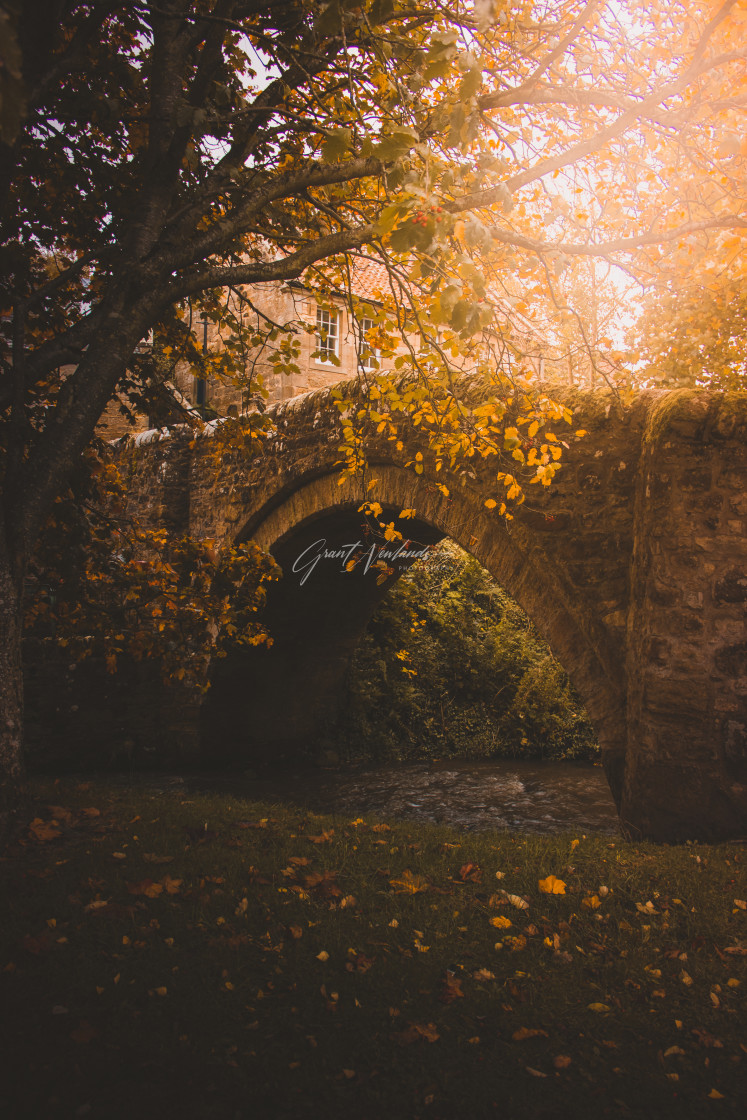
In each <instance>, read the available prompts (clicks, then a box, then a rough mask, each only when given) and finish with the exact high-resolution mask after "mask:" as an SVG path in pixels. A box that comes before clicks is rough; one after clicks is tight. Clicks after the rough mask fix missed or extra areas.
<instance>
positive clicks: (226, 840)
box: [0, 779, 747, 1120]
mask: <svg viewBox="0 0 747 1120" xmlns="http://www.w3.org/2000/svg"><path fill="white" fill-rule="evenodd" d="M34 796H35V799H36V800H35V804H34V806H33V814H32V816H30V818H29V827H28V828H27V829H24V831H23V833H22V834H21V836H20V838H19V841H18V842H17V843H16V844H15V846H14V847H13V848H12V849H11V850H10V851H9V852H8V853H6V855H5V858H4V859H3V860H2V861H1V862H0V880H2V891H3V897H4V899H5V900H6V906H5V910H6V918H5V920H4V921H3V923H2V932H1V934H0V938H1V940H0V1006H2V1008H3V1022H2V1036H1V1038H0V1053H2V1056H3V1064H4V1065H5V1066H6V1071H5V1073H4V1075H3V1077H2V1081H1V1083H0V1110H2V1113H3V1115H5V1116H8V1117H10V1118H12V1120H16V1118H18V1120H21V1118H25V1117H29V1118H31V1117H33V1118H34V1120H38V1118H40V1117H44V1118H47V1117H49V1118H50V1120H52V1118H55V1120H56V1118H58V1117H59V1118H62V1117H65V1118H67V1117H77V1116H81V1117H91V1118H92V1120H96V1118H98V1117H101V1118H103V1117H106V1118H107V1120H131V1117H133V1116H137V1117H138V1118H139V1120H148V1118H150V1117H153V1118H155V1117H159V1118H160V1117H166V1116H168V1117H171V1116H174V1117H177V1116H178V1117H180V1120H181V1118H184V1120H192V1118H194V1120H203V1118H213V1117H215V1118H221V1120H222V1118H227V1120H228V1118H230V1120H238V1118H242V1117H246V1118H247V1120H249V1117H252V1118H255V1117H256V1118H260V1117H261V1118H267V1120H285V1118H288V1120H290V1118H293V1120H296V1118H300V1117H318V1116H325V1117H340V1118H342V1117H346V1118H347V1117H350V1116H355V1117H356V1118H359V1120H379V1118H380V1117H383V1116H387V1117H389V1116H391V1117H395V1118H401V1120H410V1118H415V1117H424V1118H426V1117H427V1118H439V1120H457V1118H461V1117H465V1116H469V1117H477V1118H479V1117H483V1116H484V1117H492V1116H496V1117H497V1116H501V1117H504V1118H506V1117H508V1118H516V1120H535V1118H536V1120H540V1118H545V1120H550V1118H551V1117H552V1118H554V1120H560V1118H563V1117H568V1118H570V1117H574V1118H579V1120H584V1118H589V1120H591V1117H594V1118H595V1120H596V1118H597V1117H600V1116H609V1117H618V1116H619V1117H630V1116H636V1117H646V1118H647V1120H648V1118H654V1117H673V1118H674V1117H686V1118H688V1117H691V1118H692V1120H701V1118H702V1117H704V1116H710V1115H714V1116H724V1115H729V1116H730V1115H735V1116H736V1115H741V1112H742V1107H743V1104H744V1098H745V1090H746V1088H747V1049H746V1048H745V1044H744V991H745V988H746V987H747V955H746V954H747V912H746V910H745V905H746V904H745V902H744V899H745V895H746V894H747V888H746V883H745V871H744V868H745V860H746V859H747V852H746V851H745V849H744V847H741V846H739V845H718V846H717V845H713V846H709V845H681V846H672V847H666V846H654V845H648V844H631V843H626V842H624V841H622V840H620V839H618V838H610V837H609V836H602V835H592V834H587V835H584V834H583V833H580V832H578V833H567V834H564V835H559V836H549V835H545V836H540V835H527V834H521V835H520V834H516V833H514V834H512V833H498V832H483V833H469V834H467V833H463V832H457V831H455V830H453V829H448V828H445V827H439V826H426V825H420V824H415V823H413V822H409V821H408V822H399V823H393V824H386V823H384V822H377V821H376V820H375V819H374V818H366V819H363V818H361V817H351V816H342V817H340V816H337V817H331V816H318V815H316V814H314V813H312V812H311V811H309V810H308V809H304V808H300V807H295V806H287V805H285V806H282V805H278V804H268V803H256V802H247V801H242V800H239V799H237V798H233V797H230V796H228V795H223V794H202V793H195V792H192V791H187V790H185V789H183V788H179V789H175V790H157V789H143V788H139V789H127V788H123V787H122V786H117V785H114V784H113V783H107V782H105V781H100V782H99V781H96V782H83V783H81V782H79V781H77V780H74V779H65V780H61V781H59V782H57V783H53V782H51V781H43V782H42V781H36V782H35V783H34Z"/></svg>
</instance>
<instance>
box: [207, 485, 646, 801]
mask: <svg viewBox="0 0 747 1120" xmlns="http://www.w3.org/2000/svg"><path fill="white" fill-rule="evenodd" d="M373 474H374V475H375V476H376V478H377V479H378V482H377V485H376V488H375V497H376V500H377V501H378V502H379V503H380V504H381V505H382V506H383V507H384V510H385V514H386V516H387V519H389V517H390V516H394V517H396V515H397V514H398V513H399V511H400V510H402V509H406V508H410V509H412V508H414V509H416V510H417V517H416V518H415V519H413V520H407V521H402V522H399V523H398V527H399V529H400V530H401V531H402V532H403V534H405V535H406V537H408V538H412V540H413V541H414V542H419V543H423V544H432V543H435V542H436V541H437V540H439V539H442V538H443V537H450V538H451V539H452V540H454V541H455V542H456V543H457V544H458V545H460V547H462V548H463V549H464V550H465V551H466V552H468V553H470V554H471V555H472V556H474V557H475V559H477V560H478V562H479V563H480V564H482V566H483V567H485V568H486V569H487V570H488V571H489V572H490V574H491V575H492V576H493V577H494V578H495V579H496V580H497V582H499V583H500V584H501V586H503V587H504V588H505V589H506V590H507V591H508V592H509V593H510V594H511V595H512V596H513V597H514V598H515V599H516V600H517V602H518V603H519V604H520V605H521V606H522V607H523V609H524V610H525V611H526V613H527V614H528V615H529V617H530V618H531V619H532V621H533V622H534V623H535V625H536V626H537V629H538V630H539V632H540V633H541V634H542V635H543V637H544V638H545V640H546V641H547V642H548V645H549V646H550V648H551V649H552V650H553V653H554V654H555V656H556V657H557V658H558V660H559V661H560V662H561V664H562V665H563V667H564V668H565V669H566V671H567V672H568V674H569V676H570V678H571V680H572V681H573V684H574V686H575V687H576V689H577V691H578V693H579V695H580V696H581V698H582V700H583V702H584V704H585V705H586V708H587V711H588V713H589V716H590V718H591V720H592V722H593V724H594V727H595V729H596V731H597V734H598V737H599V742H600V746H601V748H602V758H603V761H604V766H605V770H606V773H607V776H608V779H609V782H610V786H611V789H612V792H613V796H614V797H615V800H616V802H617V805H618V808H619V807H620V802H621V796H622V789H623V771H624V759H625V737H626V724H625V693H624V687H623V684H624V681H623V673H622V666H621V662H620V656H619V652H618V651H617V650H616V649H615V647H614V643H613V642H612V641H611V640H610V637H609V635H608V634H607V633H606V632H605V630H604V627H603V626H601V625H600V623H599V621H598V620H597V618H595V616H594V613H593V610H592V609H591V606H590V604H587V605H583V604H579V603H578V601H577V596H575V595H574V590H573V588H572V587H570V586H569V585H568V581H567V579H566V578H565V576H564V572H563V571H562V569H561V568H560V567H559V566H558V565H557V564H555V563H554V562H553V560H552V558H551V557H549V556H548V555H547V553H546V552H545V551H544V549H543V548H542V546H541V545H540V544H539V542H538V541H537V540H535V539H533V534H532V533H531V531H529V530H528V529H527V528H526V527H525V526H523V525H521V524H519V523H517V522H514V523H505V522H503V521H502V520H497V519H496V518H495V517H492V516H490V515H489V513H488V511H487V510H486V509H485V506H484V503H483V502H482V501H481V500H480V499H479V498H478V496H477V495H472V496H469V495H460V496H459V499H458V500H453V501H445V500H444V498H443V496H442V495H441V494H440V493H439V492H438V491H437V490H436V489H435V487H434V486H433V485H432V483H431V482H430V481H428V480H427V479H425V478H424V477H423V476H417V475H415V474H413V472H412V471H411V470H406V469H404V468H402V467H399V466H394V465H391V464H385V463H379V464H376V465H375V467H374V469H373ZM360 503H361V499H360V496H359V493H358V487H357V485H355V484H348V485H346V486H341V485H340V484H339V475H338V474H332V473H328V474H325V475H322V476H318V477H313V478H311V479H308V480H299V482H298V484H297V486H296V488H295V489H294V490H293V491H292V492H291V493H290V494H287V495H282V494H281V495H280V496H278V495H273V496H272V497H270V498H269V499H268V501H267V502H266V503H265V505H264V507H263V508H261V509H259V510H257V511H256V512H255V513H254V514H253V515H252V516H251V517H250V518H249V520H248V521H247V523H246V524H245V525H244V526H243V527H242V529H241V530H240V532H239V533H238V537H240V538H246V537H251V538H253V539H254V540H255V541H256V542H257V543H258V544H260V545H261V546H262V547H263V548H265V549H266V550H268V551H270V552H272V554H273V555H274V556H275V558H276V560H277V561H278V563H279V564H280V566H281V568H282V569H283V572H284V575H283V578H282V580H281V581H280V582H279V583H278V584H276V585H274V586H273V588H272V589H271V593H270V598H269V601H268V607H267V610H266V618H267V624H268V627H269V630H270V633H271V634H272V635H273V638H274V645H273V647H272V649H271V650H269V651H266V650H249V651H246V652H245V653H239V654H236V655H234V656H232V657H231V658H228V659H225V661H223V662H218V663H217V664H216V667H215V670H214V679H213V682H212V688H211V690H210V693H209V694H208V701H207V703H206V706H205V712H204V721H203V728H204V731H203V738H204V741H205V748H206V749H207V750H208V751H210V752H211V753H212V752H218V753H220V752H222V753H223V754H225V752H226V750H227V749H228V750H233V751H234V752H238V753H239V755H243V757H244V758H247V759H248V758H255V759H256V758H257V757H264V758H268V759H272V758H275V759H277V758H279V757H281V756H283V755H288V756H292V755H293V754H294V752H296V751H298V749H299V748H302V747H304V746H305V745H308V743H309V742H310V741H311V740H313V738H314V736H315V734H317V733H318V730H319V728H320V727H321V726H322V725H323V723H324V721H325V719H327V718H329V717H330V716H331V715H332V714H333V713H334V711H335V710H336V704H337V699H338V695H339V693H340V690H341V687H342V684H343V680H344V676H345V672H346V669H347V667H348V664H349V661H350V657H351V656H352V653H353V652H354V650H355V648H356V646H357V644H358V642H359V641H360V638H361V636H362V634H363V632H364V630H365V628H366V626H367V624H368V621H369V619H370V617H371V615H372V614H373V612H374V611H375V609H376V607H377V605H378V603H379V602H380V601H381V599H382V597H383V596H384V595H385V594H386V592H387V590H388V589H389V588H390V587H391V586H392V583H393V582H394V579H396V578H397V577H393V578H390V579H389V580H387V581H386V582H385V583H383V584H381V585H379V584H377V580H376V571H375V570H369V572H368V573H367V574H366V573H365V571H364V567H365V558H366V557H367V556H368V555H370V552H369V550H370V542H369V541H368V540H367V539H366V538H365V537H364V536H363V533H362V523H363V521H364V518H363V516H362V515H361V514H360V513H358V512H357V509H358V507H359V505H360ZM357 541H360V543H361V549H362V551H363V553H364V560H363V562H361V563H359V565H358V566H357V567H356V569H355V570H354V571H353V572H350V573H349V572H346V571H345V570H344V560H343V559H342V558H338V554H340V553H342V554H343V556H344V555H347V552H346V546H350V545H353V544H355V543H356V542H357ZM321 542H324V543H321ZM325 550H328V551H329V552H332V553H334V554H335V556H334V557H329V558H326V559H325V558H324V555H323V554H324V551H325ZM316 556H319V557H320V559H319V560H318V561H317V562H316V563H315V564H313V566H312V561H313V558H314V557H316ZM294 565H295V567H296V569H297V570H296V571H295V572H294V570H293V568H294ZM309 567H311V570H310V571H309V570H308V569H309ZM304 576H305V579H304ZM302 580H303V582H302Z"/></svg>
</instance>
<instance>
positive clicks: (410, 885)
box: [389, 869, 429, 894]
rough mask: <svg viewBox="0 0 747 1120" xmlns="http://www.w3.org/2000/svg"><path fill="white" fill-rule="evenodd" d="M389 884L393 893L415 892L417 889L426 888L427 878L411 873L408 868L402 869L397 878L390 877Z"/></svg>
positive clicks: (423, 889) (424, 889)
mask: <svg viewBox="0 0 747 1120" xmlns="http://www.w3.org/2000/svg"><path fill="white" fill-rule="evenodd" d="M389 885H390V886H391V887H394V893H395V894H417V893H418V892H419V891H427V890H428V886H429V884H428V880H427V879H426V878H424V876H422V875H413V873H412V871H410V870H409V869H408V870H406V871H403V872H402V874H401V875H400V876H399V878H398V879H390V880H389Z"/></svg>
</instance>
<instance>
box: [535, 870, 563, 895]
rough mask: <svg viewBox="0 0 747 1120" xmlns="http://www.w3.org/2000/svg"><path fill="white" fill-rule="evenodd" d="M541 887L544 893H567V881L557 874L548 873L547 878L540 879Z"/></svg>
mask: <svg viewBox="0 0 747 1120" xmlns="http://www.w3.org/2000/svg"><path fill="white" fill-rule="evenodd" d="M539 889H540V890H541V891H542V893H543V894H565V883H564V882H563V880H562V879H557V878H556V877H555V875H548V876H547V878H546V879H540V881H539Z"/></svg>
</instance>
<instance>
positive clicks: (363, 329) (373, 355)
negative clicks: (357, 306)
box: [358, 318, 381, 373]
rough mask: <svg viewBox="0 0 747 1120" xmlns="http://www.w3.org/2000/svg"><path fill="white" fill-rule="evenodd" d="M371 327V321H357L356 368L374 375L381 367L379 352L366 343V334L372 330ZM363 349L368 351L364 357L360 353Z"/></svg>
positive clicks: (364, 319)
mask: <svg viewBox="0 0 747 1120" xmlns="http://www.w3.org/2000/svg"><path fill="white" fill-rule="evenodd" d="M373 325H374V321H373V319H368V318H363V319H359V320H358V367H359V369H362V370H365V372H366V373H375V371H376V370H377V369H379V368H380V366H381V362H380V358H381V353H380V351H379V350H376V349H375V348H373V347H372V346H371V345H370V343H368V342H367V341H366V333H367V331H370V330H372V329H373ZM364 347H365V348H367V349H368V351H369V353H368V354H367V355H366V356H365V357H364V355H363V354H362V352H361V351H362V350H363V349H364Z"/></svg>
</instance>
